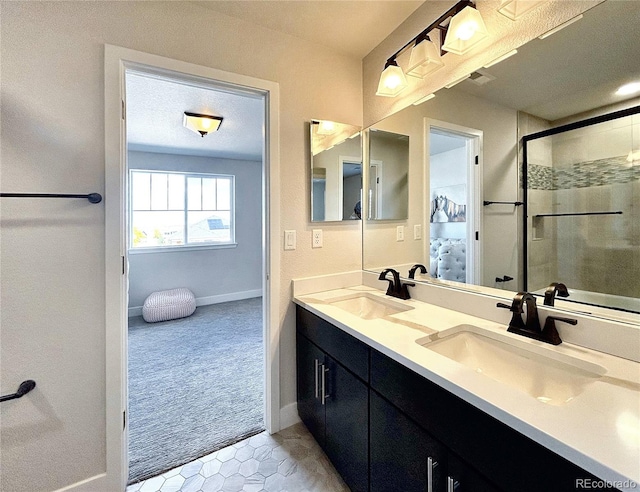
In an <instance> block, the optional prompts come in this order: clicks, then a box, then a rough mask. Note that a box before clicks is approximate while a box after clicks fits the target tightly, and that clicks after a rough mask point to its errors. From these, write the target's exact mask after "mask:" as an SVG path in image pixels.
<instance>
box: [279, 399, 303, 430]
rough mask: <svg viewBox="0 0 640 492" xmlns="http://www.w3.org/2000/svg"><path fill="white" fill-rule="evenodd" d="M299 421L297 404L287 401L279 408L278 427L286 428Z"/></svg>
mask: <svg viewBox="0 0 640 492" xmlns="http://www.w3.org/2000/svg"><path fill="white" fill-rule="evenodd" d="M298 422H300V417H299V416H298V404H297V403H289V404H288V405H285V406H284V407H282V408H281V409H280V429H286V428H287V427H291V426H292V425H294V424H297V423H298Z"/></svg>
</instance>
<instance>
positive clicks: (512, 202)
mask: <svg viewBox="0 0 640 492" xmlns="http://www.w3.org/2000/svg"><path fill="white" fill-rule="evenodd" d="M638 19H640V3H638V2H617V1H606V2H604V3H602V4H599V5H597V6H595V7H593V8H592V9H590V10H588V11H587V12H585V13H584V14H583V16H581V18H580V19H579V20H578V21H577V22H574V23H572V24H570V25H568V26H567V27H565V28H564V29H562V30H559V31H557V32H556V33H554V34H553V35H551V36H549V37H546V38H544V39H537V38H536V39H534V40H532V41H530V42H529V43H527V44H526V45H524V46H522V47H520V48H518V52H517V54H515V55H514V56H511V57H510V58H507V59H505V60H504V61H502V62H500V63H498V64H496V65H493V66H490V67H489V68H480V69H478V70H476V71H474V72H473V73H472V74H471V76H470V77H469V78H467V79H466V80H463V81H462V82H460V83H458V84H457V85H455V86H452V87H450V88H448V89H447V88H444V89H441V90H439V91H437V92H436V93H435V97H434V98H432V99H430V100H428V101H426V102H423V103H422V104H419V105H417V106H410V107H407V108H404V109H402V110H401V111H399V112H397V113H395V114H393V115H391V116H389V117H387V118H385V119H384V120H382V121H380V122H378V123H376V124H375V125H374V127H373V128H375V129H377V130H382V131H387V132H393V133H397V134H403V135H408V136H409V164H408V169H409V171H408V174H407V176H408V207H407V216H406V219H403V220H401V223H388V224H385V223H383V222H380V221H376V220H369V217H366V218H365V222H364V224H363V268H364V269H366V270H372V271H379V270H380V268H385V267H393V268H396V269H398V270H399V271H400V272H401V274H402V275H404V276H405V277H406V276H408V270H409V269H410V268H411V267H412V266H413V265H414V264H422V265H424V266H425V267H426V269H427V270H428V273H427V274H424V275H420V274H417V275H416V280H418V281H425V282H440V283H442V284H445V285H449V286H454V287H456V288H464V289H471V290H474V291H478V292H483V293H487V294H491V295H497V296H501V297H504V298H511V297H512V296H513V294H514V293H515V292H517V291H519V290H523V289H525V288H527V289H529V290H534V291H535V292H541V290H543V287H544V286H543V285H542V284H540V282H542V283H544V282H549V283H551V282H565V283H566V284H567V286H568V288H569V291H570V292H571V291H572V290H573V291H574V296H573V299H572V298H571V297H570V298H569V299H568V300H571V301H577V304H576V303H575V302H574V303H567V302H563V301H562V300H560V301H557V302H556V306H560V307H561V308H566V309H570V310H580V311H582V312H593V313H596V312H597V313H598V314H600V315H604V316H606V317H611V318H616V319H619V318H623V319H625V320H630V321H632V322H639V323H640V316H639V315H638V313H640V309H639V308H638V307H637V305H638V298H639V297H640V282H637V281H635V282H626V287H625V289H624V292H622V291H620V293H621V294H622V297H625V298H626V299H622V300H621V302H617V301H616V302H613V301H612V299H613V298H612V295H618V294H614V293H613V291H612V289H611V288H609V287H607V285H609V286H612V285H616V281H615V278H616V275H617V276H618V278H620V277H619V273H620V272H619V271H618V270H619V269H620V268H624V265H625V264H627V265H629V261H631V260H630V259H631V258H635V257H636V255H637V254H638V251H640V240H638V225H637V224H638V223H640V221H637V220H636V221H634V220H629V219H630V218H632V217H635V216H634V215H633V213H632V211H634V210H637V209H638V208H640V202H639V200H640V174H638V173H636V172H635V168H636V166H640V115H638V114H635V115H633V116H630V117H629V118H628V119H627V120H624V121H623V120H616V121H617V122H614V121H611V122H609V123H608V125H609V127H608V128H606V129H605V128H603V129H602V132H600V130H598V127H593V128H592V129H591V135H590V136H584V135H579V136H577V135H574V136H576V138H570V137H571V136H572V134H571V133H567V134H563V136H562V137H561V136H559V135H557V136H555V141H554V142H552V139H551V138H546V139H545V138H541V139H539V140H536V141H535V143H534V142H533V141H531V142H528V145H529V153H531V152H532V151H533V159H534V161H533V163H534V164H536V165H539V166H547V167H549V168H552V167H553V166H555V167H557V168H558V169H556V170H554V169H552V170H551V171H550V172H549V170H548V169H542V174H544V176H543V175H540V172H538V175H539V176H537V177H538V178H539V180H538V181H540V180H542V181H545V180H546V181H549V183H546V185H547V188H549V189H550V190H551V194H552V195H553V197H551V198H549V197H545V200H547V198H548V199H549V200H551V202H553V203H551V202H549V204H548V205H549V207H547V208H548V209H549V210H547V208H545V209H544V210H543V211H542V212H541V211H540V210H542V208H541V207H540V205H541V204H540V203H536V202H537V201H539V200H538V199H539V197H540V193H539V192H538V191H539V190H531V189H529V192H528V193H525V189H524V188H523V178H524V177H523V175H522V174H521V170H522V163H523V155H522V150H523V138H524V137H526V136H527V135H533V134H537V133H539V132H543V131H548V130H552V129H554V128H559V127H562V126H564V125H568V124H573V123H575V122H579V121H584V120H587V119H589V118H593V117H600V116H602V115H607V114H610V113H613V112H615V111H619V110H624V109H629V108H634V107H637V106H640V63H639V62H638V57H637V53H639V52H640V37H638V36H637V22H638ZM621 40H624V42H621ZM633 84H636V85H633ZM634 88H636V92H633V89H634ZM433 121H436V122H438V124H444V126H445V127H446V126H447V125H449V126H451V127H454V128H457V129H458V133H459V134H458V135H446V134H445V135H442V132H441V131H440V130H439V129H438V125H437V124H435V125H432V124H431V123H430V122H433ZM430 125H431V126H430ZM429 128H432V129H433V130H434V131H430V130H429ZM460 129H462V130H460ZM374 133H375V132H374ZM445 133H446V132H445ZM465 133H466V134H467V135H468V136H471V137H474V136H477V137H478V138H479V140H478V141H477V142H478V143H477V153H476V155H475V156H472V160H470V159H469V155H468V154H469V153H468V151H465V152H462V151H460V150H459V149H460V148H462V143H461V142H458V145H459V147H458V149H456V143H455V142H453V141H451V140H450V141H449V144H451V145H450V146H449V147H447V146H446V145H445V146H441V145H440V144H441V143H442V142H440V143H438V142H437V140H439V139H441V137H443V136H444V137H452V138H454V139H455V138H456V137H458V136H461V135H464V134H465ZM596 133H602V136H603V138H605V141H606V142H605V143H604V144H602V145H595V142H596V141H601V140H596V138H595V137H596V135H595V134H596ZM578 137H579V138H578ZM561 140H562V142H561ZM569 140H571V146H570V144H569V143H568V141H569ZM437 147H439V149H440V150H438V148H437ZM595 147H597V151H596V152H595V153H593V152H592V150H593V149H594V148H595ZM466 148H467V149H468V145H467V146H466ZM605 150H606V152H609V154H611V155H608V154H607V155H603V154H602V152H604V151H605ZM456 153H457V154H459V158H458V160H454V161H449V160H447V161H446V162H447V164H446V165H445V166H442V165H441V163H442V162H443V159H444V158H445V157H447V159H449V158H450V157H451V156H452V155H453V154H456ZM541 155H542V156H544V162H542V161H540V159H539V157H540V156H541ZM629 156H631V160H630V161H629V160H627V158H628V157H629ZM633 156H636V158H634V157H633ZM530 157H531V155H530ZM536 159H538V161H540V162H538V161H536ZM474 160H475V161H476V162H478V164H475V162H473V161H474ZM602 160H607V162H609V164H610V165H609V164H607V165H599V164H598V162H599V161H600V164H602V162H604V161H602ZM614 161H615V162H617V163H618V164H617V165H618V167H621V168H622V167H625V166H626V170H622V169H612V168H611V166H612V165H613V164H612V163H613V162H614ZM581 164H584V165H585V166H587V167H588V169H587V167H584V166H583V168H580V169H577V170H576V173H578V174H577V175H576V176H574V178H575V179H573V180H571V179H569V178H567V177H566V176H564V174H563V173H564V172H565V171H566V170H567V169H564V168H570V167H572V166H573V167H575V166H578V167H579V166H580V165H581ZM561 168H562V169H561ZM368 169H369V168H368V166H367V163H365V174H366V172H367V171H368ZM474 170H475V172H477V175H476V177H475V178H474V176H473V171H474ZM536 171H540V169H536ZM545 172H546V174H545ZM622 174H624V176H625V179H627V180H628V183H627V182H625V183H624V185H625V187H624V193H622V192H618V191H616V189H617V188H616V186H618V185H620V183H617V184H616V183H615V182H614V181H615V180H617V179H618V178H620V176H622ZM465 175H466V176H465ZM578 175H581V176H582V177H583V178H584V179H582V178H580V177H579V176H578ZM462 178H466V182H463V181H464V180H463V179H462ZM547 178H548V179H547ZM565 178H566V179H565ZM579 178H580V179H579ZM587 178H588V179H587ZM368 179H369V180H370V179H371V178H370V177H368V176H365V181H366V180H368ZM474 179H475V180H476V181H475V182H476V184H477V185H476V184H474V181H473V180H474ZM620 179H621V178H620ZM553 180H555V181H553ZM612 180H613V181H612ZM542 181H540V182H542ZM546 181H545V182H546ZM560 181H562V184H561V183H560ZM538 184H540V183H538ZM461 185H464V186H466V189H465V190H463V189H461V188H460V186H461ZM565 185H566V186H573V187H574V188H575V189H573V191H568V190H569V188H566V189H565ZM574 185H575V186H574ZM456 186H458V188H455V187H456ZM470 187H471V189H470ZM554 187H555V188H554ZM558 187H560V188H561V189H560V188H558ZM556 188H558V189H557V190H556ZM574 192H575V193H574ZM570 193H573V194H572V195H571V196H572V197H574V198H569V197H568V194H570ZM622 194H624V196H625V200H626V201H625V204H626V205H625V207H627V209H628V210H629V213H627V214H625V213H623V214H621V215H620V214H616V215H602V216H598V217H596V218H592V219H591V220H592V221H594V220H595V221H600V222H602V221H604V220H609V223H608V225H607V224H604V225H603V224H600V223H599V222H598V224H595V222H594V223H593V224H591V223H588V224H586V223H584V220H583V218H582V219H579V218H578V216H576V217H574V218H571V217H564V218H563V219H562V220H563V222H561V219H559V218H540V217H538V218H536V224H533V223H532V220H533V219H532V217H531V213H532V212H531V211H532V210H534V209H535V210H538V211H537V212H536V215H544V214H548V213H556V211H557V210H560V211H561V212H563V211H564V209H565V208H567V210H569V209H571V210H569V211H570V212H573V211H574V209H575V210H578V208H580V209H581V210H582V208H584V209H585V210H586V211H588V212H591V211H594V210H596V209H598V210H600V209H602V210H603V211H612V210H613V211H617V210H618V209H619V208H620V207H621V206H622V205H620V206H618V201H619V199H620V197H621V196H622ZM525 202H526V204H525ZM561 202H562V203H561ZM569 202H570V203H569ZM545 203H546V202H545ZM451 204H452V205H451ZM527 206H528V210H529V212H527V209H526V208H527ZM474 207H475V210H476V212H477V218H476V219H475V220H476V223H475V225H473V227H471V228H468V227H466V225H470V224H469V222H468V220H469V216H470V214H472V209H473V208H474ZM536 207H537V208H536ZM614 209H615V210H614ZM452 211H453V217H454V219H453V220H452V219H451V216H452ZM623 212H624V211H623ZM436 214H437V215H436ZM462 214H464V215H465V218H464V220H465V221H467V222H464V223H465V224H466V225H465V226H462V225H461V223H462V220H463V219H462ZM445 217H446V218H445ZM455 217H457V218H455ZM434 218H436V219H437V220H435V221H434ZM456 220H457V221H458V224H456V223H455V221H456ZM527 221H528V222H527ZM567 221H573V222H572V224H571V225H569V224H568V223H567ZM612 221H616V222H615V224H614V223H613V222H612ZM585 224H586V225H585ZM590 224H591V225H590ZM542 226H544V229H545V230H544V231H542ZM536 227H537V229H536ZM581 228H582V229H583V230H582V232H584V233H585V234H582V235H581V236H580V237H585V238H586V239H585V241H586V243H588V244H584V245H583V246H582V247H581V249H580V251H581V252H582V253H584V255H583V256H584V257H585V258H587V257H588V259H589V262H587V263H588V264H587V263H585V264H581V265H578V264H575V265H573V263H571V264H572V266H571V267H569V263H570V262H567V261H566V255H567V254H570V252H571V251H574V252H576V255H577V250H576V249H575V248H574V247H573V246H572V244H573V243H575V241H574V242H573V243H572V239H571V238H564V236H563V234H564V232H566V231H568V230H570V229H572V230H574V229H575V230H576V231H580V229H581ZM552 229H553V230H552ZM587 229H589V230H590V231H591V232H594V231H596V229H597V230H598V231H600V232H599V233H598V234H599V235H600V236H599V238H598V239H597V240H596V236H594V235H593V234H591V233H589V234H586V232H587V231H586V230H587ZM534 234H536V235H537V236H536V237H533V235H534ZM540 234H545V236H543V237H544V238H546V240H545V244H544V248H543V247H541V245H542V242H540V241H541V239H540V237H541V236H540ZM572 237H573V236H572ZM576 237H577V236H576ZM565 239H566V240H565ZM460 243H462V244H463V245H462V246H453V245H455V244H460ZM596 243H597V244H596ZM574 246H575V244H574ZM463 250H464V253H463V252H462V251H463ZM469 250H474V251H475V253H474V254H473V255H471V256H470V255H469ZM587 253H588V254H587ZM585 255H586V256H585ZM621 255H622V256H621ZM605 257H608V258H609V260H607V261H604V258H605ZM615 257H617V258H618V259H617V260H613V258H615ZM597 258H600V259H601V260H602V261H600V262H599V263H598V261H597ZM474 261H475V263H474ZM594 262H595V263H594ZM439 265H440V266H441V267H442V268H441V269H440V273H441V275H439V274H438V266H439ZM452 265H455V268H456V269H457V271H456V272H453V268H452ZM589 265H591V266H589ZM567 268H570V271H568V270H567ZM447 269H448V270H447ZM469 269H473V271H474V272H475V273H474V274H473V275H470V274H469ZM534 272H535V273H534ZM616 272H617V273H616ZM543 273H544V275H542V274H543ZM547 274H548V275H547ZM525 277H526V278H525ZM541 278H543V279H544V280H540V279H541ZM636 278H637V276H636ZM527 279H528V284H530V285H525V282H527ZM533 279H536V284H535V286H534V285H533V284H532V283H531V282H532V280H533ZM576 279H580V282H578V280H576ZM538 284H540V285H538ZM572 284H574V285H572ZM533 287H535V289H534V288H533ZM618 287H619V285H618ZM577 290H580V291H584V292H583V293H582V294H584V296H587V297H589V299H590V300H589V301H587V300H579V299H578V297H580V296H578V295H577V293H576V292H575V291H577ZM619 290H620V289H618V291H619ZM589 293H592V294H602V295H594V296H589ZM584 299H586V297H584ZM594 299H598V300H596V301H594ZM618 301H620V299H618ZM587 304H588V305H587ZM592 306H600V307H605V308H607V309H604V310H602V309H595V308H593V307H592ZM633 306H636V307H633ZM614 310H615V311H614Z"/></svg>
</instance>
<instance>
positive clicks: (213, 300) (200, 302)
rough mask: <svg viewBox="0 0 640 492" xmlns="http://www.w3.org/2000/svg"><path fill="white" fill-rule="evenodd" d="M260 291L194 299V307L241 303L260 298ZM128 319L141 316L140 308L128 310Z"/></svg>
mask: <svg viewBox="0 0 640 492" xmlns="http://www.w3.org/2000/svg"><path fill="white" fill-rule="evenodd" d="M261 296H262V289H254V290H245V291H242V292H230V293H229V294H219V295H217V296H207V297H196V306H208V305H210V304H220V303H221V302H231V301H242V300H243V299H252V298H254V297H261ZM128 314H129V318H131V317H132V316H142V306H135V307H130V308H129V312H128Z"/></svg>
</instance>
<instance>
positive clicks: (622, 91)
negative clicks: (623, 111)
mask: <svg viewBox="0 0 640 492" xmlns="http://www.w3.org/2000/svg"><path fill="white" fill-rule="evenodd" d="M636 92H640V82H631V83H630V84H625V85H623V86H621V87H619V88H618V90H617V91H616V96H631V95H632V94H635V93H636Z"/></svg>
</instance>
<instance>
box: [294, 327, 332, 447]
mask: <svg viewBox="0 0 640 492" xmlns="http://www.w3.org/2000/svg"><path fill="white" fill-rule="evenodd" d="M324 357H325V355H324V352H322V351H321V350H320V349H319V348H318V347H316V346H315V345H314V344H312V343H311V342H310V341H309V340H307V339H306V338H305V337H304V336H302V335H300V333H297V334H296V370H297V373H298V374H297V389H298V415H300V419H301V420H302V421H303V422H304V425H306V426H307V429H309V432H311V434H312V435H313V437H314V438H315V439H316V441H318V444H320V446H322V447H324V445H325V425H324V423H325V411H324V408H325V407H324V405H322V401H321V399H320V371H321V370H322V364H324Z"/></svg>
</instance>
